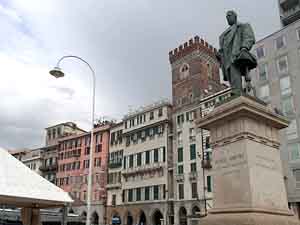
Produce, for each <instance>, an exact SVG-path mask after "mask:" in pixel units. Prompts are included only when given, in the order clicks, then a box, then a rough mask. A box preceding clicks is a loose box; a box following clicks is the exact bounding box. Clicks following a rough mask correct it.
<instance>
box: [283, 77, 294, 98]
mask: <svg viewBox="0 0 300 225" xmlns="http://www.w3.org/2000/svg"><path fill="white" fill-rule="evenodd" d="M280 90H281V95H288V94H290V93H291V92H292V91H291V82H290V77H289V76H286V77H283V78H281V79H280Z"/></svg>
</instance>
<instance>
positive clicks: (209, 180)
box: [206, 176, 212, 192]
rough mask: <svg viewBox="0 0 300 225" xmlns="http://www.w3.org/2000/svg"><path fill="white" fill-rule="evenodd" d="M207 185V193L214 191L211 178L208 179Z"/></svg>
mask: <svg viewBox="0 0 300 225" xmlns="http://www.w3.org/2000/svg"><path fill="white" fill-rule="evenodd" d="M206 185H207V192H211V191H212V186H211V176H207V177H206Z"/></svg>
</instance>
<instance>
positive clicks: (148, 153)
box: [146, 151, 150, 164]
mask: <svg viewBox="0 0 300 225" xmlns="http://www.w3.org/2000/svg"><path fill="white" fill-rule="evenodd" d="M149 163H150V151H146V164H149Z"/></svg>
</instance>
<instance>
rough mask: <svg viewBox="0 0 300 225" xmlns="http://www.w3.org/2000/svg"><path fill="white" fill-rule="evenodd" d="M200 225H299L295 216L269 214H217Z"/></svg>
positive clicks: (205, 218)
mask: <svg viewBox="0 0 300 225" xmlns="http://www.w3.org/2000/svg"><path fill="white" fill-rule="evenodd" d="M199 224H201V225H300V222H299V220H298V218H296V217H295V216H285V215H278V214H270V213H251V212H250V213H249V212H248V213H240V212H239V213H217V214H208V216H207V217H204V218H202V219H201V220H200V222H199Z"/></svg>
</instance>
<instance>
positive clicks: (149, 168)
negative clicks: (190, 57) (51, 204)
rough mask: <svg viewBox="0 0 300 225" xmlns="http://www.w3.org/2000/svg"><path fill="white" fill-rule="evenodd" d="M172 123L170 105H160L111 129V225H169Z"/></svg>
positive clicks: (154, 105) (163, 102) (109, 207)
mask: <svg viewBox="0 0 300 225" xmlns="http://www.w3.org/2000/svg"><path fill="white" fill-rule="evenodd" d="M170 122H171V105H170V103H169V102H168V101H161V102H158V103H155V104H152V105H150V106H146V107H143V108H141V109H140V110H137V111H135V112H133V113H130V114H128V115H126V116H125V117H124V119H123V121H122V123H120V124H119V125H117V126H116V127H114V128H112V130H111V149H110V154H111V155H110V156H111V158H110V164H109V165H110V166H109V184H108V190H107V191H108V203H107V204H108V210H109V211H108V222H109V223H112V224H114V223H117V222H116V220H117V221H118V222H120V223H121V224H128V225H133V224H144V225H145V224H158V225H160V224H163V223H164V224H170V223H169V220H172V217H173V215H172V212H171V211H170V210H169V209H170V205H169V200H170V196H171V195H172V185H170V183H171V181H170V179H172V177H173V176H172V174H170V173H169V170H168V167H169V165H168V158H170V157H172V150H171V149H172V145H171V141H170V137H169V136H170V133H171V131H172V128H171V125H170ZM122 156H123V157H122ZM121 159H123V162H122V164H121ZM120 165H122V167H120ZM112 167H114V168H112ZM120 172H121V180H120ZM120 183H121V184H120Z"/></svg>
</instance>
